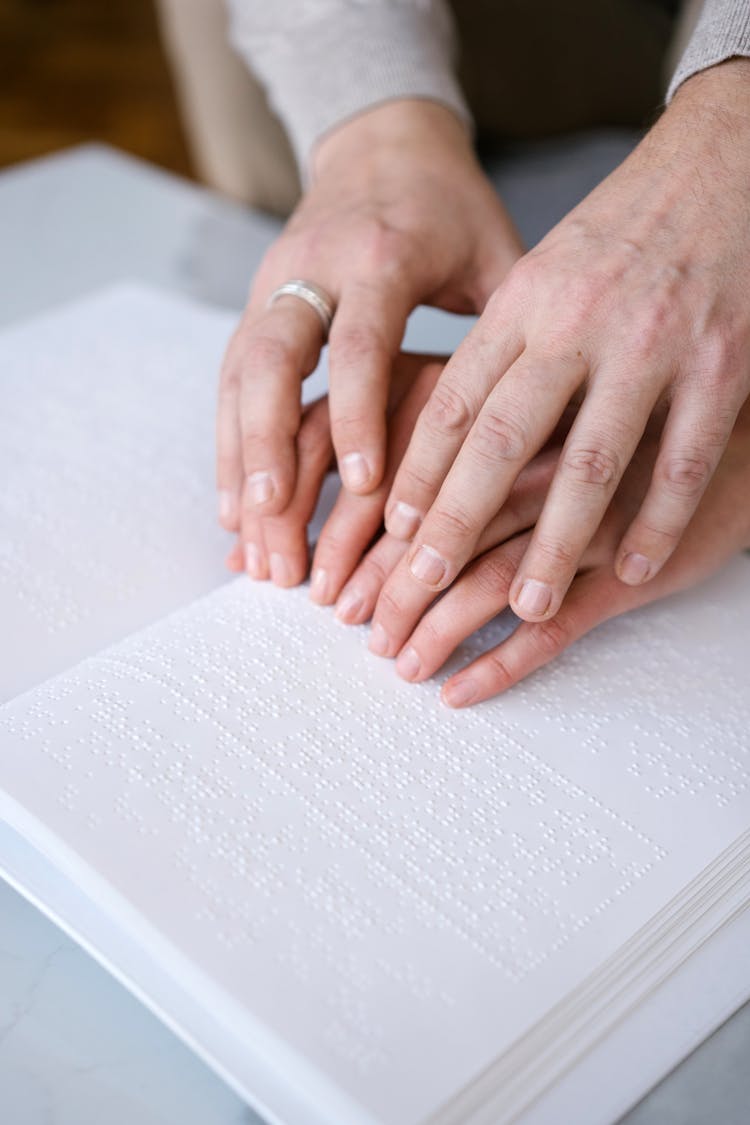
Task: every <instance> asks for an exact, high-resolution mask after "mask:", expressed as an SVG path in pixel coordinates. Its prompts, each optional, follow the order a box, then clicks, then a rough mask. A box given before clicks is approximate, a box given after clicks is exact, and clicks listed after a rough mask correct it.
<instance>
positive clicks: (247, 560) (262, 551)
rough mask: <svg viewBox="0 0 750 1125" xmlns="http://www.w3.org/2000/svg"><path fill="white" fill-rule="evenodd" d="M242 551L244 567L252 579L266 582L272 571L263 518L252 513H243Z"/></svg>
mask: <svg viewBox="0 0 750 1125" xmlns="http://www.w3.org/2000/svg"><path fill="white" fill-rule="evenodd" d="M240 551H241V555H242V562H243V567H244V569H245V570H246V571H247V573H248V574H249V575H250V577H251V578H254V579H256V581H258V582H265V581H266V579H267V578H268V577H269V575H270V571H269V567H268V551H267V550H266V540H265V535H264V533H263V519H262V517H261V516H256V515H255V514H254V513H252V512H250V513H248V512H243V515H242V528H241V532H240Z"/></svg>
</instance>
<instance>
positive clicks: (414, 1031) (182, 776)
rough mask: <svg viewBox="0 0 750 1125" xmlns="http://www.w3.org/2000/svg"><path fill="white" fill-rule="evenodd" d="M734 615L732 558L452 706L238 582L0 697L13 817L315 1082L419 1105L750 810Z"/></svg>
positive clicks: (745, 576) (618, 933)
mask: <svg viewBox="0 0 750 1125" xmlns="http://www.w3.org/2000/svg"><path fill="white" fill-rule="evenodd" d="M503 628H504V626H503V624H502V623H497V624H495V625H493V626H490V627H488V629H487V630H485V631H484V632H483V635H482V636H480V637H478V638H475V639H474V640H473V643H472V644H471V645H470V646H469V650H471V649H472V648H473V649H476V646H477V645H478V644H479V643H481V641H482V639H483V640H484V642H485V643H487V642H488V641H491V640H492V639H493V637H494V639H497V636H498V635H500V634H501V633H502V631H503ZM748 630H750V564H749V563H748V560H746V559H744V558H742V559H738V560H736V562H735V563H734V564H733V565H732V566H730V567H729V568H727V569H726V570H725V571H723V572H722V574H721V575H719V576H717V577H716V578H714V579H713V580H712V581H711V582H710V583H709V584H708V585H707V586H704V587H703V589H702V590H699V591H695V592H692V593H690V594H688V595H684V596H681V597H678V598H675V599H672V600H670V601H668V602H665V603H663V604H661V605H659V606H656V607H651V608H650V609H648V610H644V611H641V612H639V613H635V614H632V615H630V616H629V617H628V618H626V619H620V620H619V621H615V622H612V623H610V624H608V625H606V626H604V627H602V628H601V629H599V630H597V631H596V632H595V633H594V634H593V635H591V636H590V637H589V638H587V639H586V640H584V641H583V642H582V643H581V644H579V645H578V646H577V647H576V649H575V650H574V651H573V652H571V653H570V654H568V655H567V656H565V657H563V658H562V659H561V660H560V661H558V663H557V664H556V665H555V667H554V668H552V669H550V670H548V671H547V672H546V673H545V674H544V675H539V676H536V677H534V678H533V679H530V680H529V681H528V682H527V683H526V684H525V685H524V686H522V687H520V688H519V689H517V690H515V691H514V692H512V693H510V694H509V695H507V696H505V697H504V698H502V699H498V700H495V701H492V702H490V703H487V704H484V705H482V706H480V707H477V708H472V709H470V710H468V711H463V712H458V713H451V712H449V711H447V710H446V709H443V708H442V707H441V706H440V705H439V704H438V702H437V696H436V686H435V684H434V683H428V684H424V685H419V686H414V685H408V684H404V683H401V682H399V681H398V680H397V678H396V676H395V674H394V672H393V668H392V667H391V666H390V665H389V664H388V663H386V662H383V661H381V660H378V659H377V658H375V657H373V656H372V655H371V654H370V653H369V652H368V651H367V650H366V630H365V629H351V628H346V627H343V626H340V625H338V624H337V623H336V622H335V620H334V618H333V616H332V613H331V612H330V610H321V609H318V608H316V607H314V606H312V605H311V604H310V603H309V600H308V599H307V596H306V591H304V590H303V589H300V590H296V591H291V592H290V591H280V590H277V589H275V588H272V587H270V586H268V585H262V586H259V585H256V584H253V583H252V582H250V581H249V580H247V579H245V578H241V579H239V580H237V581H235V582H233V583H231V584H230V585H228V586H225V587H224V588H222V589H220V590H218V591H216V592H215V593H213V594H211V595H208V596H207V597H206V598H204V599H202V600H201V601H200V602H199V603H196V604H195V605H193V606H192V607H188V608H187V609H185V610H183V611H179V612H178V613H176V614H174V615H173V616H172V617H171V618H169V619H168V620H166V621H162V622H159V623H157V624H156V625H155V626H153V627H151V628H150V629H148V630H146V631H144V632H143V633H141V634H140V635H138V636H135V637H132V638H129V639H128V640H126V641H124V642H122V643H121V644H119V645H118V646H115V647H114V648H112V649H110V650H109V651H108V652H107V653H105V654H103V655H101V656H100V657H97V658H93V659H92V660H89V661H87V662H85V663H84V664H83V665H81V666H79V667H78V668H77V669H75V670H73V671H72V672H70V673H67V674H65V675H63V676H61V677H59V678H58V679H56V680H53V681H51V682H50V683H49V684H47V685H45V686H44V687H43V688H41V689H39V690H37V691H34V692H31V693H29V694H28V695H26V696H25V697H23V698H21V699H20V700H17V701H15V702H13V703H11V704H8V705H7V706H6V707H5V708H4V710H3V712H2V713H1V714H2V718H1V720H0V732H1V737H2V745H3V747H4V752H3V767H2V785H3V787H4V789H5V792H6V809H5V815H6V817H7V819H9V820H10V821H11V822H12V823H14V824H15V826H16V827H17V828H20V829H22V830H23V831H24V832H25V833H26V834H27V835H29V837H30V838H32V839H34V838H35V835H36V834H37V829H38V825H39V824H43V825H44V826H45V832H46V833H52V834H54V835H55V836H56V837H58V838H59V840H61V841H64V843H65V845H66V847H67V848H69V849H70V852H71V857H72V856H73V855H75V857H77V858H76V859H75V860H74V859H73V858H71V859H70V861H69V862H70V864H71V865H75V864H78V863H79V861H80V870H79V871H78V876H79V877H80V881H81V884H82V885H83V884H85V882H86V879H87V878H88V876H87V874H86V872H85V871H84V869H83V868H84V865H85V866H86V868H87V869H89V870H92V871H93V872H95V873H96V877H97V878H98V879H100V880H103V881H106V883H107V884H108V885H109V886H110V887H112V888H114V889H115V890H116V892H117V896H121V900H123V901H126V902H127V903H128V904H129V911H128V912H127V913H126V912H123V914H122V918H123V924H124V925H126V926H132V925H136V926H140V925H141V921H142V922H143V926H142V930H141V932H142V939H143V940H144V941H145V942H147V943H148V942H151V941H153V940H154V934H156V933H158V934H159V935H161V937H163V938H165V939H166V943H167V945H168V946H170V947H173V948H174V949H177V950H179V951H180V954H181V956H182V957H184V958H185V962H184V963H182V964H181V970H182V971H185V970H186V966H188V965H192V966H194V967H195V969H196V973H195V988H196V989H197V990H198V991H200V990H201V989H203V988H204V987H205V981H206V979H207V978H210V979H211V981H212V982H213V984H215V985H217V986H218V987H219V990H220V991H221V992H223V994H224V996H225V997H227V998H229V999H230V1000H231V1002H230V1003H228V1006H227V1008H226V1014H227V1015H226V1018H228V1019H233V1020H238V1019H239V1018H240V1010H242V1011H244V1012H246V1013H247V1014H248V1015H249V1016H252V1020H251V1021H250V1022H251V1024H252V1028H250V1024H248V1025H247V1026H246V1025H244V1024H243V1031H242V1033H243V1034H247V1035H251V1036H252V1037H253V1042H254V1043H255V1044H256V1048H257V1049H259V1050H260V1049H263V1044H264V1043H266V1049H267V1050H268V1051H269V1053H270V1054H273V1052H274V1051H276V1050H277V1047H278V1044H279V1043H281V1042H283V1043H286V1044H288V1045H289V1046H290V1047H291V1048H292V1050H293V1051H295V1052H297V1054H298V1056H299V1058H300V1059H304V1060H305V1061H306V1064H307V1063H312V1064H313V1066H314V1068H315V1070H316V1071H319V1073H320V1074H321V1075H322V1076H326V1077H327V1078H328V1079H329V1080H330V1085H329V1086H328V1087H327V1088H326V1084H325V1081H324V1082H323V1084H322V1086H320V1087H317V1085H316V1084H314V1083H312V1081H311V1079H310V1072H309V1071H308V1072H307V1077H305V1076H304V1074H303V1073H302V1071H300V1074H299V1076H298V1079H297V1081H299V1082H301V1083H302V1084H303V1085H304V1084H305V1083H306V1082H308V1081H310V1083H311V1084H310V1091H311V1094H310V1096H311V1098H312V1099H313V1102H314V1103H315V1101H316V1100H317V1099H321V1098H322V1099H323V1104H325V1099H327V1098H329V1097H332V1096H333V1092H334V1091H335V1090H343V1091H344V1092H345V1093H346V1094H347V1095H348V1096H350V1097H351V1098H352V1099H353V1101H354V1102H355V1103H356V1104H358V1105H359V1106H360V1107H361V1113H360V1116H359V1117H357V1118H356V1120H363V1121H364V1120H369V1119H370V1118H372V1119H374V1120H377V1121H384V1122H416V1121H421V1120H422V1119H423V1118H425V1117H426V1116H427V1115H428V1114H429V1113H431V1112H434V1111H436V1110H437V1109H438V1108H439V1106H440V1105H441V1104H442V1102H444V1101H445V1100H446V1099H448V1098H449V1097H450V1096H451V1095H452V1094H453V1093H455V1092H456V1091H457V1090H458V1089H460V1088H461V1087H462V1086H463V1085H464V1084H465V1083H467V1082H469V1081H470V1080H471V1079H472V1078H473V1077H474V1076H475V1075H476V1074H477V1073H478V1072H479V1071H480V1070H482V1069H483V1068H484V1067H485V1066H487V1065H489V1064H490V1063H491V1062H492V1061H493V1060H494V1059H495V1057H496V1056H498V1055H499V1054H500V1053H501V1052H502V1051H504V1050H505V1049H507V1048H508V1047H509V1046H510V1045H511V1044H512V1043H513V1041H514V1040H515V1039H517V1038H518V1036H519V1035H520V1034H521V1033H522V1032H523V1031H524V1030H526V1029H527V1028H528V1027H529V1026H530V1025H531V1024H533V1023H534V1022H535V1021H537V1020H538V1019H540V1018H542V1017H543V1016H544V1014H545V1012H546V1011H547V1010H548V1009H549V1008H551V1007H552V1006H553V1004H554V1003H556V1002H557V1001H558V1000H560V999H562V998H563V997H564V996H565V995H566V994H567V993H568V992H570V991H571V989H573V988H575V987H576V986H577V985H578V984H579V983H580V982H581V981H582V980H583V979H584V978H585V977H587V976H588V975H589V973H590V972H591V971H592V970H593V969H594V968H596V966H597V965H598V964H600V963H601V962H603V961H604V960H605V959H606V958H607V957H609V956H610V955H611V954H613V953H614V952H615V951H616V950H617V949H618V948H619V947H620V946H621V945H622V944H623V942H624V941H625V939H627V938H628V937H629V936H630V935H631V934H632V933H634V932H635V931H636V930H637V929H639V927H640V926H642V925H643V924H644V923H645V922H647V921H648V919H649V918H650V917H651V916H652V915H653V914H655V913H656V911H657V910H658V909H659V908H661V907H662V906H664V905H665V904H666V903H668V902H669V900H670V899H672V898H673V896H675V895H676V894H678V893H679V892H680V890H681V889H682V888H683V887H684V885H685V884H686V883H688V882H689V880H691V879H692V878H694V877H695V876H696V875H698V874H699V873H700V871H701V870H702V869H703V868H704V867H705V866H706V865H707V864H708V863H709V862H710V861H712V860H713V859H714V858H715V857H717V856H718V855H719V854H720V853H721V852H722V851H723V850H724V849H725V848H727V847H728V846H729V845H730V844H731V843H732V842H733V841H734V840H735V839H736V838H737V837H739V836H740V834H741V833H742V832H743V831H744V829H745V828H746V827H747V825H748V822H749V821H750V815H749V814H750V795H749V793H748V787H749V786H750V769H748V753H749V750H748V733H747V732H748V729H749V727H750V702H749V701H748V698H747V692H746V686H747V684H746V673H745V671H744V667H745V666H744V663H743V657H744V649H745V638H746V637H747V635H748ZM463 657H464V659H465V658H466V652H465V653H464V654H463ZM707 666H710V667H711V669H712V673H711V676H710V678H706V675H705V668H706V667H707ZM40 777H44V778H45V784H44V786H43V787H41V786H40V785H39V778H40ZM8 796H9V797H10V798H11V799H12V802H9V801H7V797H8ZM20 822H23V823H20ZM42 844H44V842H43V841H42ZM50 846H51V840H50V839H48V840H47V848H49V847H50ZM66 862H68V861H66ZM111 909H119V905H118V903H117V902H116V901H115V900H114V899H113V901H112V903H111ZM162 956H163V957H164V960H165V964H166V963H168V961H169V953H168V951H167V948H166V946H165V948H164V949H163V950H162ZM210 999H211V1002H213V1003H215V1002H216V998H215V997H213V994H212V997H211V998H210ZM207 1002H209V997H208V994H207ZM266 1031H267V1032H268V1034H269V1038H268V1040H267V1042H266V1040H265V1038H264V1036H265V1035H266ZM286 1065H291V1064H290V1063H288V1062H287V1064H286ZM294 1065H296V1063H295V1064H294ZM305 1069H306V1065H305ZM290 1080H292V1081H293V1080H294V1079H293V1078H291V1077H290ZM313 1085H315V1086H316V1088H315V1089H313ZM337 1119H340V1120H342V1121H344V1120H354V1119H353V1118H351V1117H347V1116H342V1117H340V1118H336V1117H335V1116H333V1115H332V1120H337Z"/></svg>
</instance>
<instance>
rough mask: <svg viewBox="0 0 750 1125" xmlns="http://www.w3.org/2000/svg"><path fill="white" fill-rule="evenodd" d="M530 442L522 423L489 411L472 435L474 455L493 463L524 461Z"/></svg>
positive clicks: (481, 415) (477, 422)
mask: <svg viewBox="0 0 750 1125" xmlns="http://www.w3.org/2000/svg"><path fill="white" fill-rule="evenodd" d="M528 441H529V439H528V436H527V430H526V427H525V426H524V424H523V423H522V422H520V421H518V420H516V419H514V418H511V417H510V416H509V415H501V414H498V413H497V412H496V411H494V410H489V409H487V410H483V411H482V413H481V414H480V415H479V417H478V418H477V421H476V423H475V425H474V428H473V430H472V434H471V444H472V447H473V451H474V453H475V454H476V455H478V456H479V457H481V458H482V459H483V460H489V461H491V462H497V461H512V462H515V461H522V460H524V459H525V455H526V451H527V449H528Z"/></svg>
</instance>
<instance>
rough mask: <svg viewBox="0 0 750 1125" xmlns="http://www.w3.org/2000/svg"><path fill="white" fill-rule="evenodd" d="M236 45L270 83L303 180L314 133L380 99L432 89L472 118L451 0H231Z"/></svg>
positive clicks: (428, 94) (430, 94) (425, 94)
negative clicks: (457, 69)
mask: <svg viewBox="0 0 750 1125" xmlns="http://www.w3.org/2000/svg"><path fill="white" fill-rule="evenodd" d="M228 4H229V13H230V36H231V40H232V43H233V45H234V46H235V47H236V49H237V50H238V51H239V52H240V54H241V55H242V56H243V58H244V59H245V61H246V63H247V65H248V66H249V67H250V69H251V70H252V71H253V73H254V74H255V75H256V77H257V78H259V79H260V81H261V82H262V83H263V84H264V85H265V87H266V89H267V91H268V95H269V99H270V102H271V104H272V106H273V108H274V109H275V111H276V113H278V115H279V117H280V118H281V120H282V122H283V123H284V126H285V127H286V130H287V132H288V134H289V137H290V140H291V142H292V146H293V148H294V152H295V155H296V157H297V162H298V164H299V166H300V172H301V174H302V177H303V180H305V179H306V178H307V164H308V159H309V156H310V152H311V150H312V147H313V145H314V144H315V142H316V141H317V140H318V139H319V138H320V137H322V136H323V135H324V134H325V133H326V132H327V131H328V130H329V129H332V128H334V127H335V126H336V125H339V124H341V123H342V122H343V121H346V120H347V119H348V118H350V117H353V116H354V115H356V114H357V113H360V112H362V111H363V110H365V109H368V108H370V107H372V106H374V105H377V104H378V103H379V102H384V101H389V100H391V99H393V98H404V97H417V98H429V99H432V100H434V101H437V102H441V103H442V104H443V105H446V106H448V107H449V108H450V109H452V110H453V111H454V112H455V113H456V114H457V115H458V116H459V117H461V118H462V119H463V120H464V121H465V122H466V123H467V124H470V121H471V118H470V114H469V110H468V107H467V105H466V101H465V99H464V97H463V94H462V93H461V90H460V88H459V85H458V81H457V79H456V76H455V73H454V61H455V51H456V38H455V33H454V29H453V22H452V16H451V12H450V10H449V8H448V5H447V3H446V2H445V0H228Z"/></svg>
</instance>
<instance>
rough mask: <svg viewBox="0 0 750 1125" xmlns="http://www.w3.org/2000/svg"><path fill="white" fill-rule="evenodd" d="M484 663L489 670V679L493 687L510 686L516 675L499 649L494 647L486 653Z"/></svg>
mask: <svg viewBox="0 0 750 1125" xmlns="http://www.w3.org/2000/svg"><path fill="white" fill-rule="evenodd" d="M483 663H484V664H485V666H486V667H487V669H488V671H489V679H490V682H491V684H492V686H493V687H496V688H502V687H510V685H511V684H512V683H513V682H514V680H515V677H514V675H513V673H512V672H511V670H510V668H509V667H508V665H507V664H506V662H505V660H504V659H503V657H502V655H501V653H500V651H499V650H497V649H492V650H491V651H490V652H488V653H486V654H485V657H484V661H483Z"/></svg>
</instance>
